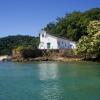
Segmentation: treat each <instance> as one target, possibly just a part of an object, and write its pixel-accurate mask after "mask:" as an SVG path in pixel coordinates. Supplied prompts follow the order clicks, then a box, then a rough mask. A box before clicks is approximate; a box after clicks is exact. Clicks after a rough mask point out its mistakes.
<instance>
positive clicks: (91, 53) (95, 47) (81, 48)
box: [76, 21, 100, 59]
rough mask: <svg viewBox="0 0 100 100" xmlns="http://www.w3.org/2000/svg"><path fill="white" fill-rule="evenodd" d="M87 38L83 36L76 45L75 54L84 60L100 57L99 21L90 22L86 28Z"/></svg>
mask: <svg viewBox="0 0 100 100" xmlns="http://www.w3.org/2000/svg"><path fill="white" fill-rule="evenodd" d="M87 32H88V36H83V37H81V39H80V40H79V42H78V44H77V50H76V51H77V53H78V54H84V55H85V58H92V57H95V58H97V59H99V57H100V21H91V22H90V23H89V25H88V27H87Z"/></svg>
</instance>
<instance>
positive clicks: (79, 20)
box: [44, 8, 100, 41]
mask: <svg viewBox="0 0 100 100" xmlns="http://www.w3.org/2000/svg"><path fill="white" fill-rule="evenodd" d="M93 20H100V8H93V9H90V10H88V11H85V12H72V13H70V14H66V15H65V16H64V17H58V18H57V20H56V22H55V23H49V24H47V26H46V27H45V28H44V30H45V31H47V32H48V33H51V34H53V35H55V36H61V37H64V38H67V39H70V40H73V41H78V40H79V39H80V38H81V36H83V35H87V34H88V33H87V26H88V24H89V22H90V21H93Z"/></svg>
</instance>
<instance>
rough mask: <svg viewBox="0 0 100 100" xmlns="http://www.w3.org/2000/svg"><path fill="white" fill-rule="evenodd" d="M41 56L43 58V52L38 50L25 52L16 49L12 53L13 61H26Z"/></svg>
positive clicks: (26, 50)
mask: <svg viewBox="0 0 100 100" xmlns="http://www.w3.org/2000/svg"><path fill="white" fill-rule="evenodd" d="M41 56H42V51H40V50H38V49H24V50H16V49H14V50H13V51H12V60H13V61H24V60H29V59H32V58H36V57H41Z"/></svg>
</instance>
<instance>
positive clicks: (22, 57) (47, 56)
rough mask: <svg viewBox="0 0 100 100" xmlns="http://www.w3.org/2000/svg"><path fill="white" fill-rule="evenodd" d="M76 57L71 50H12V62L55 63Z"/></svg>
mask: <svg viewBox="0 0 100 100" xmlns="http://www.w3.org/2000/svg"><path fill="white" fill-rule="evenodd" d="M75 57H76V55H75V54H74V52H73V51H72V50H66V49H61V50H38V49H24V50H18V49H17V50H16V49H15V50H13V53H12V58H13V61H18V62H23V61H56V60H62V59H65V58H75Z"/></svg>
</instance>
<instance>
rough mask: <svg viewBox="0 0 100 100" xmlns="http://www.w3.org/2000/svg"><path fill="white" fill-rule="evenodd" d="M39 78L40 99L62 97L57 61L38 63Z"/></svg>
mask: <svg viewBox="0 0 100 100" xmlns="http://www.w3.org/2000/svg"><path fill="white" fill-rule="evenodd" d="M38 67H39V79H40V80H41V81H42V83H41V86H40V96H41V98H42V100H61V99H63V94H62V93H63V88H62V86H61V84H60V82H59V81H58V76H59V75H58V71H59V70H58V65H57V63H51V64H48V63H43V64H39V65H38Z"/></svg>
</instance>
